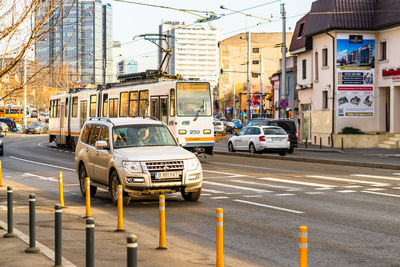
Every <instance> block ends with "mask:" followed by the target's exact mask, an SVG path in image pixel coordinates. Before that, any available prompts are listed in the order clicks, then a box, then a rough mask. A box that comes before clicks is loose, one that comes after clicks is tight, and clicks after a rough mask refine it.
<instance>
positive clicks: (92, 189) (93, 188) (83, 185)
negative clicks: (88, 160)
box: [79, 164, 97, 197]
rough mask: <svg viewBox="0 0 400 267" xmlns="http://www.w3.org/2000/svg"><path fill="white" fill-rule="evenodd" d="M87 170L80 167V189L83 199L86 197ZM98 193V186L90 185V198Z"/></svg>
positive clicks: (83, 166) (82, 166)
mask: <svg viewBox="0 0 400 267" xmlns="http://www.w3.org/2000/svg"><path fill="white" fill-rule="evenodd" d="M86 177H87V175H86V168H85V165H83V164H82V165H81V167H79V187H80V188H81V193H82V195H83V197H86ZM96 192H97V186H94V185H90V196H91V197H94V196H95V195H96Z"/></svg>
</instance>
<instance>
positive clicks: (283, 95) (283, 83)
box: [280, 3, 286, 118]
mask: <svg viewBox="0 0 400 267" xmlns="http://www.w3.org/2000/svg"><path fill="white" fill-rule="evenodd" d="M281 14H282V79H281V100H282V99H286V10H285V4H284V3H282V4H281ZM280 115H281V118H286V110H285V109H281V112H280Z"/></svg>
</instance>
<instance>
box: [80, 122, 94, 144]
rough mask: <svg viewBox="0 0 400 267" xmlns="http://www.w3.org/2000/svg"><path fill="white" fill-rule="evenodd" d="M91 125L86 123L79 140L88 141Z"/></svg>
mask: <svg viewBox="0 0 400 267" xmlns="http://www.w3.org/2000/svg"><path fill="white" fill-rule="evenodd" d="M91 126H92V125H91V124H86V125H85V127H84V128H83V130H82V137H81V142H83V143H87V142H88V141H89V133H90V127H91Z"/></svg>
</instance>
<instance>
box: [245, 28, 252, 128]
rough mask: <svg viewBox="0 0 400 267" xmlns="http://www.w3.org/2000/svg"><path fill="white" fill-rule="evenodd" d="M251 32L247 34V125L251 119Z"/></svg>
mask: <svg viewBox="0 0 400 267" xmlns="http://www.w3.org/2000/svg"><path fill="white" fill-rule="evenodd" d="M250 38H251V35H250V32H247V113H246V124H247V122H248V121H249V118H250V86H251V85H250Z"/></svg>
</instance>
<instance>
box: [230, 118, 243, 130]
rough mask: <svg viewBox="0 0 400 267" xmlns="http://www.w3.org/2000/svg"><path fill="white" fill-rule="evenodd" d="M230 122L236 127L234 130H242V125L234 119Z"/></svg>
mask: <svg viewBox="0 0 400 267" xmlns="http://www.w3.org/2000/svg"><path fill="white" fill-rule="evenodd" d="M232 122H233V123H234V124H235V125H236V128H238V129H242V127H243V125H242V122H241V121H240V120H237V119H234V120H232Z"/></svg>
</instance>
